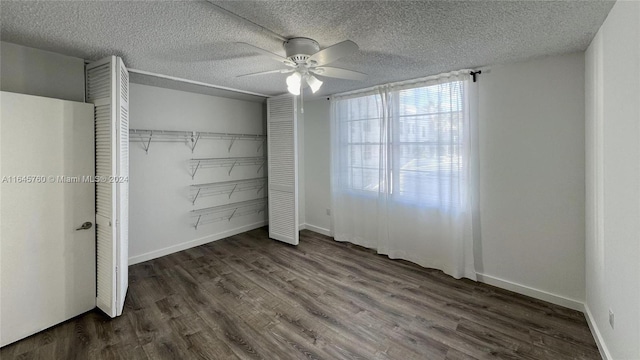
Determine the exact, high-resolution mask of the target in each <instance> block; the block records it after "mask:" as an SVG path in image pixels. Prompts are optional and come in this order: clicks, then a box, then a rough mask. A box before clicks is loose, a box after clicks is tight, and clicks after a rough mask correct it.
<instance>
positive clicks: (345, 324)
mask: <svg viewBox="0 0 640 360" xmlns="http://www.w3.org/2000/svg"><path fill="white" fill-rule="evenodd" d="M129 274H130V283H129V290H128V295H127V301H126V304H125V310H124V313H123V316H121V317H118V318H115V319H108V318H107V317H106V316H104V315H101V314H100V313H99V312H98V311H92V312H89V313H86V314H84V315H81V316H79V317H76V318H74V319H71V320H69V321H67V322H65V323H63V324H60V325H58V326H55V327H53V328H50V329H48V330H46V331H43V332H41V333H39V334H36V335H34V336H31V337H29V338H27V339H24V340H22V341H19V342H17V343H14V344H11V345H8V346H6V347H4V348H2V350H1V351H0V357H1V358H2V359H3V360H4V359H12V358H20V359H72V358H77V359H117V358H126V359H402V360H405V359H474V358H477V359H486V358H509V359H520V358H521V359H599V358H600V355H599V353H598V349H597V347H596V344H595V342H594V340H593V337H592V335H591V332H590V331H589V328H588V326H587V323H586V321H585V318H584V315H583V314H582V313H580V312H578V311H574V310H569V309H566V308H563V307H560V306H556V305H553V304H550V303H546V302H543V301H539V300H535V299H532V298H529V297H526V296H523V295H518V294H515V293H512V292H509V291H506V290H502V289H499V288H496V287H493V286H489V285H486V284H481V283H476V282H473V281H470V280H466V279H463V280H456V279H453V278H451V277H449V276H447V275H445V274H444V273H442V272H441V271H437V270H432V269H425V268H422V267H420V266H417V265H414V264H412V263H409V262H406V261H399V260H391V259H389V258H387V257H385V256H381V255H377V254H375V252H373V251H371V250H368V249H365V248H362V247H359V246H355V245H351V244H347V243H339V242H336V241H333V239H331V238H329V237H326V236H323V235H319V234H316V233H313V232H310V231H302V232H301V236H300V245H299V246H297V247H293V246H289V245H286V244H283V243H279V242H277V241H273V240H269V239H268V234H267V231H266V229H265V228H262V229H257V230H253V231H250V232H247V233H243V234H239V235H236V236H233V237H230V238H227V239H223V240H219V241H216V242H212V243H209V244H206V245H202V246H199V247H196V248H192V249H189V250H185V251H182V252H179V253H175V254H171V255H168V256H165V257H162V258H158V259H155V260H151V261H147V262H144V263H141V264H137V265H133V266H131V267H130V269H129Z"/></svg>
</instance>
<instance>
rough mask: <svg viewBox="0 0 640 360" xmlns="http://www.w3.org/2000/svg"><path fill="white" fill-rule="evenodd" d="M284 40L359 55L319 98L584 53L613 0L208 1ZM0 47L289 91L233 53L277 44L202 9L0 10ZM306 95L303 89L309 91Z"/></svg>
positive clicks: (262, 65) (66, 6)
mask: <svg viewBox="0 0 640 360" xmlns="http://www.w3.org/2000/svg"><path fill="white" fill-rule="evenodd" d="M215 3H216V4H218V5H220V6H222V7H223V8H225V9H227V10H230V11H232V12H234V13H236V14H238V15H240V16H242V17H244V18H247V19H249V20H251V21H253V22H254V23H257V24H260V25H262V26H264V27H266V28H268V29H270V30H272V31H274V32H276V33H278V34H280V35H283V36H285V37H294V36H302V37H310V38H313V39H315V40H317V41H318V42H319V43H320V46H321V47H323V48H324V47H327V46H329V45H332V44H335V43H338V42H340V41H343V40H346V39H350V40H352V41H355V42H356V43H357V44H358V45H359V46H360V51H358V52H357V53H354V54H352V55H350V56H348V57H345V58H343V59H341V60H339V61H336V62H335V63H333V64H331V65H332V66H336V67H342V68H345V69H351V70H356V71H360V72H364V73H367V74H369V77H368V80H366V81H363V82H357V81H348V80H340V79H331V78H323V79H322V80H325V84H324V85H323V86H322V88H321V91H320V95H327V94H332V93H337V92H342V91H348V90H354V89H358V88H363V87H368V86H371V85H375V84H381V83H386V82H391V81H398V80H405V79H411V78H417V77H423V76H427V75H432V74H437V73H441V72H445V71H450V70H456V69H461V68H475V67H480V66H485V65H491V64H496V63H504V62H511V61H516V60H524V59H528V58H532V57H538V56H543V55H551V54H560V53H568V52H574V51H582V50H585V48H586V47H587V45H588V44H589V42H590V41H591V39H592V38H593V36H594V34H595V32H596V31H597V30H598V28H599V26H600V25H601V24H602V22H603V21H604V19H605V17H606V15H607V14H608V12H609V10H610V9H611V7H612V6H613V2H611V1H600V0H598V1H411V2H409V1H216V2H215ZM0 11H1V31H2V33H1V36H2V40H3V41H8V42H12V43H16V44H21V45H26V46H31V47H35V48H40V49H45V50H50V51H55V52H59V53H62V54H66V55H71V56H77V57H81V58H84V59H88V60H97V59H99V58H101V57H104V56H107V55H112V54H115V55H119V56H121V57H123V58H124V61H125V64H126V65H127V66H128V67H130V68H134V69H139V70H145V71H149V72H153V73H159V74H165V75H170V76H174V77H180V78H186V79H190V80H195V81H199V82H204V83H209V84H214V85H219V86H225V87H230V88H235V89H240V90H245V91H251V92H255V93H261V94H268V95H275V94H280V93H283V92H285V91H286V86H285V83H284V79H285V76H286V75H283V74H274V75H266V76H261V77H250V78H236V76H237V75H241V74H246V73H252V72H257V71H265V70H274V69H278V68H279V65H278V63H277V62H274V61H273V60H271V59H269V58H268V57H265V56H263V55H260V54H258V53H255V52H253V51H251V50H250V49H247V48H245V47H243V46H241V45H239V44H237V43H236V42H247V43H250V44H253V45H255V46H259V47H262V48H265V49H268V50H270V51H272V52H275V53H278V54H281V55H284V50H283V49H282V44H281V41H279V40H277V39H275V38H274V37H272V36H271V35H270V34H269V33H268V32H263V31H261V30H260V29H259V28H257V27H254V26H250V25H248V24H246V23H244V22H241V21H239V20H238V19H236V18H233V17H231V16H229V15H227V14H224V13H221V12H220V11H218V10H217V9H216V8H215V7H214V6H212V5H211V4H209V3H207V2H201V1H163V2H157V1H122V2H117V1H43V2H37V1H36V2H34V1H6V0H2V1H1V2H0ZM307 91H308V90H307Z"/></svg>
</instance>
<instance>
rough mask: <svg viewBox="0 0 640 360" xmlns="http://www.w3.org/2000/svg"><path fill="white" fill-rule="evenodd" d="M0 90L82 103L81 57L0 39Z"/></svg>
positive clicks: (82, 65)
mask: <svg viewBox="0 0 640 360" xmlns="http://www.w3.org/2000/svg"><path fill="white" fill-rule="evenodd" d="M0 89H1V90H2V91H9V92H14V93H20V94H27V95H35V96H44V97H49V98H54V99H62V100H70V101H80V102H83V101H84V60H83V59H80V58H77V57H72V56H66V55H61V54H57V53H54V52H50V51H44V50H40V49H34V48H30V47H26V46H21V45H16V44H12V43H8V42H4V41H3V42H2V43H1V46H0Z"/></svg>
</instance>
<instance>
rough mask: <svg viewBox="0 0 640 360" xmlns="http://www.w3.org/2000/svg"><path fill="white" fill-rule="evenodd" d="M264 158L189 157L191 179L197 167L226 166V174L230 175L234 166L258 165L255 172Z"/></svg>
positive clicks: (260, 166) (262, 165)
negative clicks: (227, 170)
mask: <svg viewBox="0 0 640 360" xmlns="http://www.w3.org/2000/svg"><path fill="white" fill-rule="evenodd" d="M265 161H266V159H265V157H264V156H256V157H228V158H199V159H191V160H189V162H190V168H191V174H190V175H191V179H192V180H193V179H194V178H195V176H196V173H197V172H198V169H204V168H214V167H228V168H229V172H228V175H231V171H233V168H234V167H236V166H258V169H257V170H256V174H257V173H259V172H260V170H262V168H263V167H264V163H265Z"/></svg>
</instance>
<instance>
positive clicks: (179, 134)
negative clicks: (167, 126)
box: [129, 129, 266, 141]
mask: <svg viewBox="0 0 640 360" xmlns="http://www.w3.org/2000/svg"><path fill="white" fill-rule="evenodd" d="M129 134H130V135H146V136H152V137H153V139H154V140H155V139H156V138H161V137H164V138H169V137H173V138H177V139H182V138H187V139H191V138H192V137H194V136H198V135H199V136H200V138H219V139H236V140H256V139H264V138H266V135H262V134H242V133H218V132H209V131H184V130H148V129H129ZM139 139H140V138H139V137H132V138H131V140H135V141H140V140H139Z"/></svg>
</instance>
